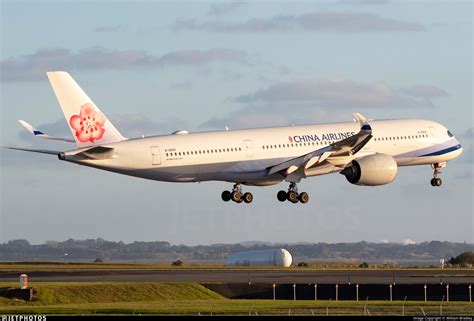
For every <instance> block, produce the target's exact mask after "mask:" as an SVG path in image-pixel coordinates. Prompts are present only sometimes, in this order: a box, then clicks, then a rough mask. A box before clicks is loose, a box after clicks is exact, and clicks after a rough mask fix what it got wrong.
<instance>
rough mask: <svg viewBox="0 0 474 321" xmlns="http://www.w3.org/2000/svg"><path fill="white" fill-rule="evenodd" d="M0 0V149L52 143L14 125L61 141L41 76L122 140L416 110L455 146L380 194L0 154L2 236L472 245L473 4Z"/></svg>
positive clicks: (403, 173) (340, 181)
mask: <svg viewBox="0 0 474 321" xmlns="http://www.w3.org/2000/svg"><path fill="white" fill-rule="evenodd" d="M0 3H1V7H0V9H1V40H0V43H1V57H0V60H1V61H0V64H1V67H0V70H1V79H0V86H1V91H0V94H1V100H0V102H1V110H0V119H1V131H0V144H1V146H22V147H32V148H45V149H48V148H49V149H54V150H70V149H74V148H75V147H74V146H71V145H70V144H67V143H61V142H48V141H43V140H41V139H35V138H34V137H29V135H28V133H26V132H25V131H24V130H23V129H22V128H21V127H20V125H19V124H18V122H17V120H18V119H24V120H26V121H28V122H30V123H32V124H34V125H35V126H36V127H38V128H39V129H41V130H43V131H46V132H48V133H50V134H53V135H60V136H65V135H71V134H70V132H69V131H68V129H67V125H66V121H65V119H64V117H63V115H62V112H61V110H60V108H59V105H58V103H57V100H56V98H55V96H54V93H53V91H52V89H51V87H50V85H49V82H48V81H47V77H46V74H45V72H46V71H49V70H66V71H68V72H70V73H71V75H72V76H73V77H74V78H75V79H76V81H77V82H78V83H79V84H80V85H81V87H82V88H83V89H84V90H85V91H86V92H87V93H88V95H89V97H91V98H92V99H93V100H94V102H95V103H96V105H98V106H99V107H100V109H101V110H102V112H103V113H104V114H106V115H107V116H108V117H109V118H110V120H111V121H112V123H114V125H115V127H117V129H118V130H119V131H120V132H121V133H122V134H123V135H124V136H126V137H137V136H140V135H155V134H168V133H171V132H173V131H175V130H182V129H186V130H189V131H191V132H196V131H206V130H223V129H224V128H225V127H226V126H227V127H229V128H230V129H231V130H232V129H239V128H254V127H271V126H277V125H278V126H280V125H291V124H313V123H314V124H316V123H325V122H339V121H351V120H352V113H353V112H360V113H362V114H363V115H364V116H366V117H367V118H369V119H387V118H421V119H429V120H432V121H436V122H439V123H442V124H443V125H445V126H446V127H448V128H449V129H450V130H451V131H452V132H453V133H454V134H455V135H456V137H457V138H458V139H459V140H460V142H461V144H462V145H463V147H464V153H463V154H462V155H461V157H459V158H458V159H456V160H454V161H451V162H449V163H448V165H447V167H446V168H445V169H443V173H442V175H441V177H442V179H443V185H442V187H440V188H433V187H431V185H430V183H429V181H430V179H431V177H432V169H431V167H430V166H415V167H405V168H400V169H399V171H398V176H397V178H396V180H395V181H394V182H393V183H391V184H389V185H386V186H380V187H361V186H355V185H351V184H350V183H348V182H347V181H346V179H345V178H344V177H343V176H342V175H338V174H333V175H326V176H320V177H314V178H309V179H306V180H303V181H302V182H301V183H300V184H299V185H298V187H299V190H300V191H306V192H308V193H309V194H310V202H309V203H308V204H305V205H303V204H297V205H294V204H291V203H289V202H286V203H280V202H278V201H277V199H276V193H277V192H278V191H279V190H280V189H287V186H286V183H282V184H280V185H276V186H270V187H245V190H246V191H250V192H252V193H253V195H254V201H253V203H252V204H250V205H248V204H235V203H232V202H230V203H224V202H222V201H221V199H220V194H221V192H222V191H223V190H224V189H230V188H231V184H229V183H225V182H203V183H186V184H176V183H165V182H156V181H149V180H143V179H139V178H133V177H127V176H122V175H118V174H113V173H109V172H104V171H100V170H96V169H91V168H85V167H81V166H78V165H74V164H70V163H65V162H61V161H59V160H58V159H57V158H56V157H54V156H50V155H37V154H31V153H23V152H17V151H11V150H6V149H3V148H2V149H1V150H0V157H1V164H0V178H1V186H0V188H1V190H0V202H1V207H0V242H6V241H8V240H11V239H19V238H24V239H28V240H29V241H30V242H31V243H42V242H44V241H46V240H65V239H69V238H74V239H85V238H98V237H101V238H104V239H108V240H114V241H119V240H121V241H124V242H133V241H135V240H138V241H154V240H163V241H169V242H171V243H173V244H187V245H195V244H213V243H234V242H241V241H248V240H257V241H270V242H282V243H285V242H356V241H361V240H366V241H373V242H381V241H391V242H402V241H403V240H407V239H410V240H414V241H415V242H422V241H430V240H442V241H444V240H446V241H453V242H470V243H473V242H474V220H473V200H472V195H473V164H474V163H473V162H474V157H473V149H472V141H473V123H474V119H473V112H472V110H473V96H472V95H473V40H472V39H473V3H472V2H471V1H428V0H426V1H394V0H321V1H307V2H295V1H219V2H217V1H216V2H213V1H211V2H207V1H169V2H166V1H41V2H38V1H7V0H0Z"/></svg>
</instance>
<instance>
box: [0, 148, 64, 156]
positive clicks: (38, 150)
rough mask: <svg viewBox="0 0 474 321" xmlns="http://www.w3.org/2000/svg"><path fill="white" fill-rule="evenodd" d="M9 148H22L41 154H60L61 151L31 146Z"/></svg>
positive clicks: (24, 150)
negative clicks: (31, 147)
mask: <svg viewBox="0 0 474 321" xmlns="http://www.w3.org/2000/svg"><path fill="white" fill-rule="evenodd" d="M6 148H8V149H13V150H21V151H23V152H32V153H40V154H50V155H58V154H59V153H60V152H59V151H55V150H48V149H30V148H20V147H6Z"/></svg>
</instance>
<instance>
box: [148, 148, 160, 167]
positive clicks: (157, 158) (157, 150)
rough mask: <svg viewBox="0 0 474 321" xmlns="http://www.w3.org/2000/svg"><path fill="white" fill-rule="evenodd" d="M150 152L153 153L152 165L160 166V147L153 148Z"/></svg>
mask: <svg viewBox="0 0 474 321" xmlns="http://www.w3.org/2000/svg"><path fill="white" fill-rule="evenodd" d="M150 152H151V164H152V165H160V164H161V158H160V148H159V147H158V146H151V147H150Z"/></svg>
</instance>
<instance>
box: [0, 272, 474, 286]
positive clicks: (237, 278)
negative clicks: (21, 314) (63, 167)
mask: <svg viewBox="0 0 474 321" xmlns="http://www.w3.org/2000/svg"><path fill="white" fill-rule="evenodd" d="M21 273H27V274H28V276H29V279H30V282H35V281H36V282H52V281H57V282H107V281H118V282H119V281H123V282H126V281H134V282H199V283H212V282H219V283H248V282H250V283H268V284H273V283H276V284H289V283H296V284H305V283H306V284H310V283H311V284H315V283H318V284H389V283H396V284H436V283H440V284H474V270H472V269H471V270H303V271H298V270H250V269H243V270H231V269H229V270H227V269H220V270H190V269H188V270H185V269H183V270H179V269H176V270H169V269H167V270H133V271H113V270H101V271H90V270H89V271H87V270H85V271H55V272H34V271H33V272H28V271H27V270H21V271H17V272H10V271H9V272H1V273H0V281H18V277H19V275H20V274H21Z"/></svg>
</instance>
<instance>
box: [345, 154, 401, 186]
mask: <svg viewBox="0 0 474 321" xmlns="http://www.w3.org/2000/svg"><path fill="white" fill-rule="evenodd" d="M397 171H398V166H397V162H395V159H393V157H392V156H389V155H385V154H373V155H369V156H364V157H361V158H359V159H357V160H353V161H352V162H351V164H350V165H349V166H348V167H346V168H345V169H343V170H342V171H341V172H340V173H341V174H342V175H344V176H346V178H347V180H348V181H349V182H350V183H352V184H355V185H363V186H377V185H385V184H388V183H391V182H392V181H393V180H394V179H395V177H396V176H397Z"/></svg>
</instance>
